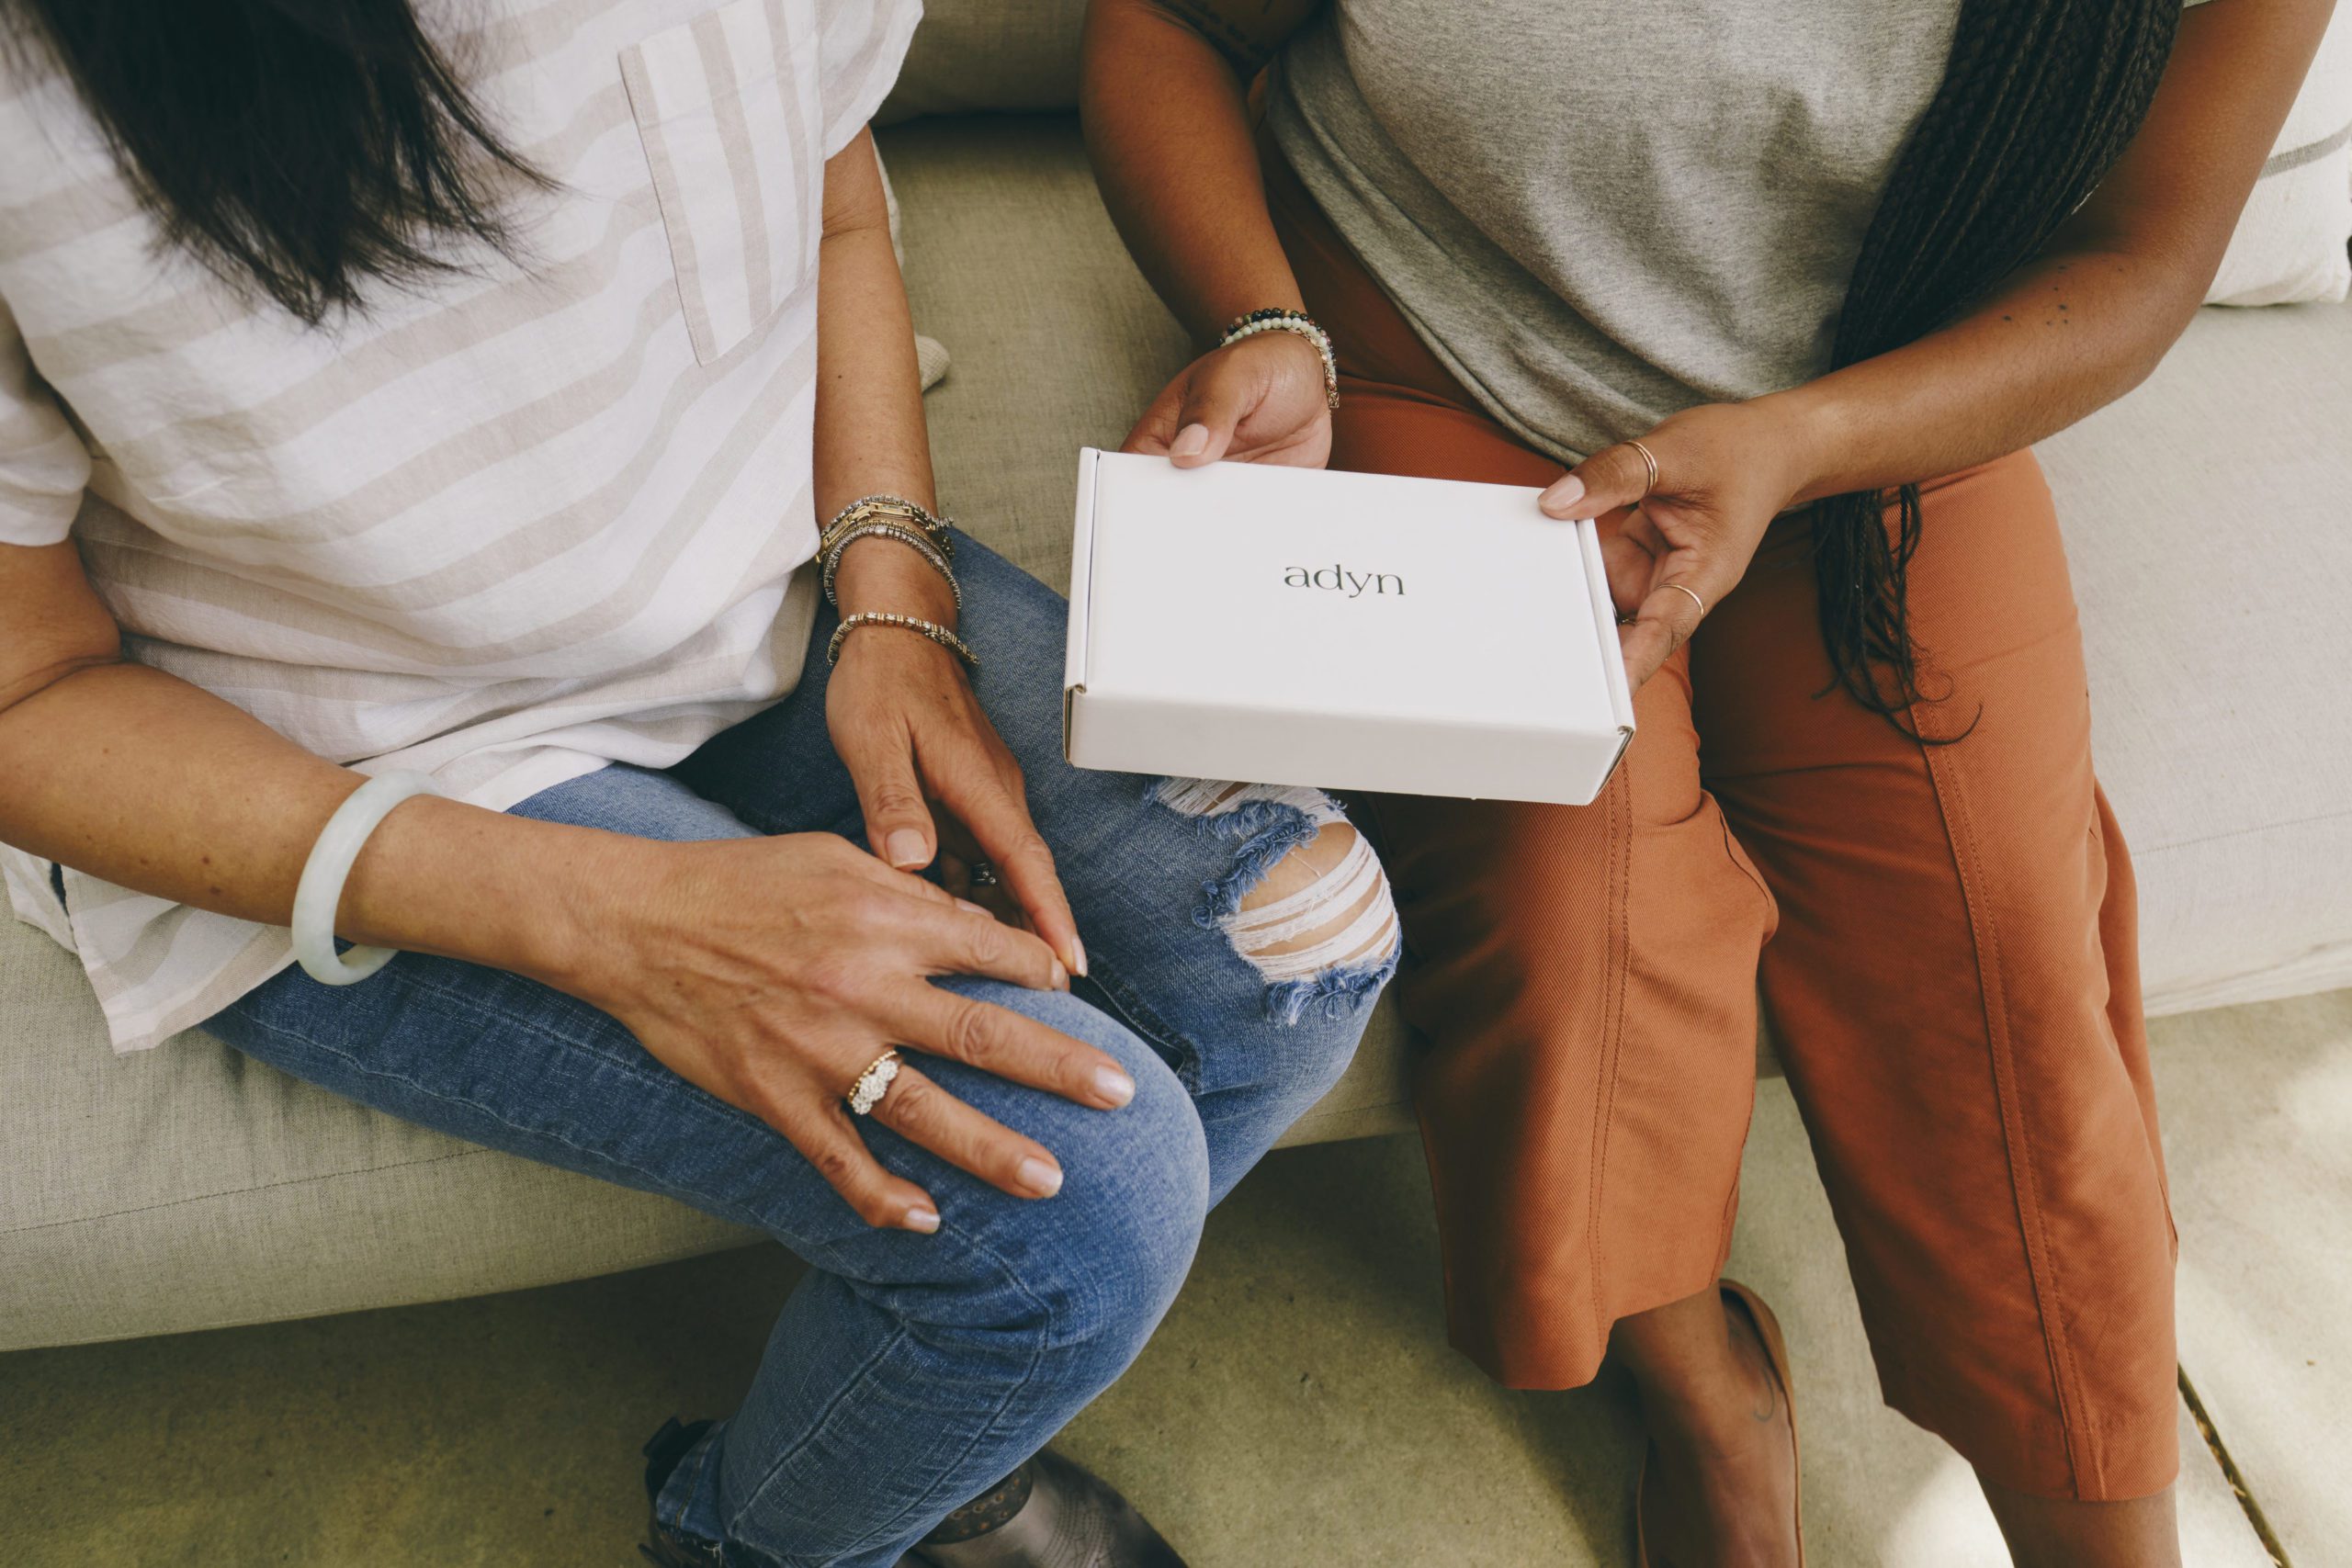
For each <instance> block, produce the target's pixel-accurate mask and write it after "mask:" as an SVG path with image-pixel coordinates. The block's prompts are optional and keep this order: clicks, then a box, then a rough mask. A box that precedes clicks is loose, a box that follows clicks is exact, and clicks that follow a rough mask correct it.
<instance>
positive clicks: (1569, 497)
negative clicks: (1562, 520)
mask: <svg viewBox="0 0 2352 1568" xmlns="http://www.w3.org/2000/svg"><path fill="white" fill-rule="evenodd" d="M1583 499H1584V481H1583V480H1582V479H1578V478H1577V477H1576V475H1574V474H1562V475H1561V476H1560V477H1559V478H1558V479H1554V480H1553V481H1552V488H1551V489H1549V490H1547V491H1544V493H1543V494H1542V495H1540V496H1538V497H1536V504H1537V505H1539V506H1541V507H1542V508H1543V509H1544V511H1546V512H1549V513H1553V514H1554V515H1555V516H1556V515H1557V514H1559V513H1562V512H1565V511H1566V510H1567V508H1569V507H1571V506H1574V505H1575V504H1576V503H1577V502H1579V501H1581V500H1583Z"/></svg>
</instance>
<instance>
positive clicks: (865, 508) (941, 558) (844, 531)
mask: <svg viewBox="0 0 2352 1568" xmlns="http://www.w3.org/2000/svg"><path fill="white" fill-rule="evenodd" d="M948 530H949V525H948V523H947V521H946V520H945V519H944V518H942V517H938V516H935V515H933V513H932V511H931V509H930V508H929V507H926V506H923V505H922V504H921V503H920V502H912V501H909V500H907V499H906V498H905V497H904V496H898V495H862V496H860V497H858V498H857V499H856V500H855V501H853V502H850V503H849V504H848V505H847V506H844V507H842V509H841V510H840V511H839V512H836V513H833V520H832V521H831V522H830V523H828V524H826V525H825V532H824V534H823V536H821V537H820V538H819V540H818V541H817V558H818V559H819V561H820V563H821V567H820V570H821V575H822V580H823V582H824V587H825V602H826V603H827V604H831V605H833V606H834V607H835V608H839V607H840V604H841V601H840V600H838V599H836V598H835V597H834V596H833V579H834V577H835V576H836V575H837V574H838V573H839V572H840V571H841V568H842V551H843V550H846V549H847V548H849V547H850V546H851V545H853V544H854V543H855V542H856V541H858V540H860V539H870V538H881V539H895V540H897V541H898V542H899V544H902V545H904V546H906V547H908V548H909V549H910V550H912V551H914V552H915V553H916V554H917V555H919V556H921V557H922V558H923V559H924V560H925V561H926V562H928V563H929V564H930V566H931V569H932V570H933V571H936V572H937V573H939V575H940V576H942V577H944V578H945V579H946V580H947V590H948V592H950V593H953V594H954V595H955V596H956V610H957V612H958V613H960V612H961V611H962V610H963V608H964V585H963V584H962V583H960V582H958V581H956V571H955V568H954V566H953V565H952V564H951V563H953V562H954V560H955V558H956V536H955V535H954V534H952V533H950V532H949V531H948Z"/></svg>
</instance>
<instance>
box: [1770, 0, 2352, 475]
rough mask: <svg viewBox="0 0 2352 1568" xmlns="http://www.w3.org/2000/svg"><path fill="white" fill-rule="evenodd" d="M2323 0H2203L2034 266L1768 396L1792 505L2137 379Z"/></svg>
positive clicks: (2250, 164) (1935, 470) (2279, 115)
mask: <svg viewBox="0 0 2352 1568" xmlns="http://www.w3.org/2000/svg"><path fill="white" fill-rule="evenodd" d="M2331 6H2332V0H2210V3H2209V4H2206V5H2203V6H2196V7H2193V8H2192V9H2190V10H2189V11H2188V14H2187V15H2186V16H2184V17H2182V18H2181V21H2180V33H2179V39H2178V41H2177V44H2176V45H2175V47H2174V50H2173V54H2172V59H2171V62H2170V63H2169V64H2168V65H2167V66H2166V68H2165V76H2164V81H2163V84H2162V85H2160V86H2159V88H2158V89H2157V92H2156V96H2155V101H2154V104H2153V105H2152V106H2151V107H2150V109H2149V113H2148V118H2147V119H2146V121H2145V122H2144V123H2143V125H2142V126H2141V128H2140V130H2139V133H2138V134H2137V135H2136V136H2135V137H2134V138H2133V139H2132V141H2131V147H2130V148H2129V149H2128V150H2127V151H2126V152H2124V154H2123V156H2122V158H2121V159H2120V161H2118V163H2117V164H2116V165H2115V167H2114V169H2113V170H2112V171H2110V172H2109V175H2108V176H2107V178H2106V180H2105V181H2103V182H2102V183H2101V185H2100V186H2099V188H2098V192H2097V193H2096V194H2095V195H2093V196H2092V197H2091V198H2090V200H2089V201H2087V202H2086V203H2085V204H2084V205H2083V207H2082V209H2080V210H2079V211H2078V212H2076V213H2075V216H2074V217H2073V218H2072V219H2071V220H2068V221H2067V223H2066V224H2065V226H2064V228H2063V229H2061V230H2060V231H2058V233H2057V234H2056V235H2055V236H2054V237H2053V238H2052V241H2051V243H2049V244H2048V245H2047V246H2046V247H2044V250H2043V253H2042V254H2041V257H2040V258H2039V259H2037V260H2036V261H2035V262H2034V263H2033V264H2031V265H2029V266H2027V267H2025V268H2023V269H2021V270H2020V271H2018V273H2017V274H2016V275H2015V276H2012V277H2011V278H2010V279H2009V280H2008V281H2007V283H2005V284H2004V285H2003V286H2002V287H2001V288H2000V289H1999V290H1998V291H1996V293H1995V294H1994V295H1992V296H1991V297H1990V298H1989V299H1986V300H1985V302H1984V303H1983V304H1982V305H1980V306H1979V307H1977V308H1976V309H1975V310H1972V311H1971V312H1970V313H1969V314H1968V315H1967V316H1965V317H1963V318H1962V319H1961V320H1960V321H1955V322H1954V323H1952V324H1951V326H1949V327H1946V328H1944V329H1943V330H1941V331H1939V332H1936V333H1930V334H1928V336H1926V337H1923V338H1921V339H1919V340H1918V341H1917V342H1916V343H1913V344H1908V345H1906V346H1905V347H1903V348H1899V349H1896V350H1894V351H1893V352H1892V353H1889V354H1883V355H1878V356H1877V357H1875V358H1872V359H1868V360H1864V361H1862V362H1861V363H1860V364H1858V365H1855V366H1852V367H1849V368H1847V369H1844V370H1839V371H1837V372H1835V373H1833V374H1831V375H1828V376H1825V377H1823V378H1821V379H1819V380H1817V381H1814V382H1812V383H1810V384H1809V385H1807V386H1804V387H1801V388H1798V389H1794V390H1793V391H1791V392H1788V393H1784V394H1781V395H1780V397H1779V398H1778V399H1777V400H1774V399H1766V400H1763V401H1764V402H1765V403H1766V404H1774V405H1776V407H1777V408H1778V409H1779V410H1780V411H1781V412H1785V413H1786V414H1787V416H1788V417H1789V418H1790V421H1791V423H1792V428H1793V429H1795V430H1797V431H1800V432H1802V433H1804V439H1803V441H1802V448H1803V450H1804V452H1805V453H1806V454H1807V468H1808V471H1807V472H1806V473H1805V475H1804V482H1803V483H1802V484H1801V485H1800V486H1799V487H1798V489H1797V491H1796V493H1795V499H1796V500H1799V501H1806V500H1811V499H1813V498H1815V497H1817V496H1824V495H1835V494H1838V493H1840V492H1842V491H1852V490H1865V489H1872V488H1883V487H1886V486H1889V485H1894V484H1900V483H1903V482H1905V481H1906V480H1912V479H1922V478H1925V477H1928V476H1932V475H1935V474H1942V473H1950V472H1952V471H1953V470H1955V469H1958V468H1966V467H1968V466H1970V465H1971V464H1974V463H1980V462H1985V461H1986V460H1988V459H1990V458H1993V457H2000V456H2002V455H2003V454H2005V453H2008V452H2014V451H2016V450H2017V449H2018V448H2019V447H2021V446H2030V445H2031V444H2032V443H2034V442H2036V441H2039V440H2041V439H2042V438H2043V437H2044V436H2047V435H2050V434H2054V433H2055V432H2057V431H2060V430H2064V428H2065V427H2066V426H2068V425H2070V424H2072V423H2075V421H2076V420H2079V419H2081V418H2082V417H2083V416H2084V415H2086V414H2087V413H2089V412H2092V411H2093V410H2095V409H2098V408H2099V407H2101V406H2102V405H2104V404H2106V403H2109V402H2111V401H2113V400H2115V399H2117V398H2119V397H2121V396H2122V395H2123V394H2124V393H2125V392H2127V391H2129V390H2131V389H2132V388H2133V387H2135V386H2137V385H2139V383H2140V382H2141V381H2142V380H2143V379H2145V378H2146V377H2147V375H2148V373H2149V372H2150V371H2152V370H2154V368H2155V367H2156V363H2157V361H2159V360H2160V359H2162V358H2163V357H2164V355H2165V350H2167V349H2169V348H2170V347H2171V346H2172V344H2173V342H2174V340H2176V339H2177V338H2178V337H2179V336H2180V334H2181V332H2182V331H2183V330H2184V329H2185V328H2186V327H2187V326H2188V321H2189V318H2190V317H2191V316H2192V315H2193V314H2194V313H2195V312H2196V310H2197V307H2198V306H2199V303H2200V302H2202V300H2203V299H2204V297H2205V290H2206V289H2207V288H2209V287H2210V286H2211V283H2212V281H2213V275H2214V273H2215V271H2216V270H2218V269H2219V267H2220V266H2221V264H2222V252H2223V251H2225V250H2226V249H2227V248H2228V247H2229V243H2230V235H2231V232H2232V230H2233V228H2234V226H2235V224H2236V221H2237V217H2238V213H2239V212H2240V210H2241V209H2244V207H2245V199H2246V193H2247V192H2248V191H2249V190H2250V189H2252V188H2253V185H2254V181H2255V177H2256V175H2258V174H2259V173H2260V172H2261V169H2262V164H2263V161H2264V160H2265V159H2266V158H2267V157H2268V156H2269V153H2270V149H2271V146H2272V143H2274V142H2275V141H2277V140H2278V130H2279V127H2280V126H2281V125H2282V124H2283V123H2284V122H2285V120H2286V118H2287V111H2288V109H2289V108H2290V107H2291V106H2292V104H2293V102H2294V98H2295V92H2296V88H2297V87H2298V86H2299V85H2301V82H2302V79H2303V73H2304V72H2305V71H2306V70H2307V69H2308V68H2309V67H2310V64H2311V61H2312V53H2313V52H2314V51H2316V50H2317V49H2318V47H2319V39H2320V35H2321V33H2322V32H2323V31H2324V30H2325V28H2326V25H2327V17H2328V13H2329V10H2330V9H2331Z"/></svg>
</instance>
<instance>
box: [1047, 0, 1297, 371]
mask: <svg viewBox="0 0 2352 1568" xmlns="http://www.w3.org/2000/svg"><path fill="white" fill-rule="evenodd" d="M1320 4H1321V0H1093V3H1092V4H1091V5H1090V6H1088V7H1087V12H1086V31H1085V35H1084V40H1083V43H1082V46H1081V56H1080V58H1081V61H1082V64H1081V67H1080V87H1079V110H1080V115H1081V117H1082V118H1083V120H1084V123H1085V127H1086V147H1087V152H1089V154H1090V155H1091V157H1092V158H1093V160H1094V175H1095V180H1096V183H1097V184H1099V185H1100V186H1101V187H1102V190H1103V202H1104V204H1105V205H1107V206H1108V207H1109V208H1110V209H1111V218H1112V220H1113V221H1114V222H1115V223H1116V224H1117V225H1118V227H1119V233H1120V236H1121V237H1122V238H1124V239H1125V241H1126V243H1127V249H1128V250H1129V251H1130V252H1132V253H1133V254H1134V255H1135V258H1136V265H1139V266H1141V267H1142V268H1143V272H1144V276H1147V277H1148V278H1149V279H1150V280H1151V285H1152V287H1153V288H1156V289H1158V290H1159V297H1160V298H1161V299H1164V300H1166V301H1167V302H1168V307H1169V309H1170V310H1174V311H1175V312H1176V315H1177V317H1178V319H1180V320H1181V321H1183V323H1184V324H1185V325H1186V326H1187V327H1189V328H1190V329H1191V330H1192V332H1193V335H1194V336H1195V337H1197V338H1200V339H1202V340H1206V339H1208V338H1209V337H1211V336H1213V335H1214V334H1215V333H1217V332H1218V331H1219V330H1220V329H1222V328H1223V327H1224V325H1225V324H1226V323H1227V321H1231V320H1233V318H1234V317H1236V316H1238V315H1240V314H1242V313H1243V312H1244V311H1248V310H1258V309H1260V308H1261V307H1264V306H1284V307H1287V308H1289V309H1291V310H1297V309H1298V308H1299V306H1300V303H1301V302H1300V299H1299V295H1298V282H1297V280H1296V279H1295V277H1294V276H1292V275H1291V269H1290V262H1289V261H1288V259H1287V258H1285V257H1284V256H1283V248H1282V244H1281V243H1280V242H1279V241H1277V240H1276V239H1275V238H1274V224H1273V220H1272V218H1271V217H1269V216H1268V215H1267V211H1266V190H1265V185H1264V183H1263V181H1262V180H1261V178H1260V177H1259V173H1258V153H1257V149H1256V148H1255V146H1254V145H1252V142H1251V137H1250V114H1249V102H1248V99H1249V90H1250V79H1251V78H1253V77H1254V76H1255V75H1256V74H1257V73H1258V72H1259V71H1260V69H1261V68H1262V67H1263V66H1264V65H1265V63H1266V62H1267V61H1269V60H1271V59H1272V58H1273V54H1274V51H1276V50H1277V49H1279V48H1280V47H1281V46H1282V43H1283V39H1287V38H1288V37H1290V35H1291V34H1292V33H1294V32H1296V31H1297V30H1298V28H1300V26H1301V25H1302V24H1304V23H1305V22H1306V19H1307V18H1308V17H1311V16H1313V15H1314V14H1315V11H1316V9H1317V6H1319V5H1320Z"/></svg>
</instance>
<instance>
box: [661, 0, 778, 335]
mask: <svg viewBox="0 0 2352 1568" xmlns="http://www.w3.org/2000/svg"><path fill="white" fill-rule="evenodd" d="M620 62H621V80H622V82H623V84H624V85H626V86H627V87H628V103H629V112H630V113H631V114H632V115H633V116H635V117H636V119H637V130H638V135H639V138H640V139H641V140H642V141H644V143H645V161H646V163H647V164H648V165H649V167H650V169H651V170H652V174H653V194H654V197H655V198H656V199H657V200H658V201H659V202H660V203H661V208H662V228H663V230H664V231H667V233H668V235H669V239H670V262H671V265H672V266H673V268H674V269H675V271H676V273H677V276H678V296H679V299H680V300H681V301H682V303H683V304H684V307H685V318H686V332H687V334H688V335H689V336H690V337H691V338H692V339H693V340H694V347H695V359H697V360H699V361H700V362H701V363H703V364H705V365H707V364H709V363H710V362H711V361H713V360H715V359H718V358H719V357H720V356H722V355H725V354H727V353H728V352H729V350H731V349H733V348H734V347H735V346H736V345H737V344H741V342H742V341H743V340H744V339H745V338H747V337H749V336H751V335H752V331H753V330H754V329H755V328H757V327H759V326H760V325H761V324H762V323H763V322H765V321H767V320H768V319H769V318H770V317H771V316H773V315H774V314H775V311H776V310H777V308H778V307H779V306H781V305H782V304H783V303H784V302H785V301H786V299H790V298H791V297H792V295H793V294H794V293H795V292H796V291H797V289H798V288H800V287H801V286H802V285H803V284H804V283H805V282H806V281H807V280H808V279H809V276H811V275H812V274H813V273H814V271H815V269H816V265H817V245H818V242H819V240H820V238H822V235H823V208H822V203H823V197H824V143H823V140H822V133H823V124H824V119H823V87H822V83H821V81H820V76H819V72H818V41H817V25H816V7H815V0H729V3H728V4H726V5H723V6H718V8H717V9H715V10H711V11H707V12H705V13H703V14H702V15H701V16H699V17H695V18H694V20H692V21H690V22H684V23H682V24H680V25H679V26H677V27H673V28H664V29H663V30H662V31H661V32H658V33H654V34H653V35H651V36H650V37H649V38H646V39H640V40H639V41H638V42H636V43H633V44H631V45H629V46H628V48H627V49H624V50H623V51H621V56H620Z"/></svg>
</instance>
